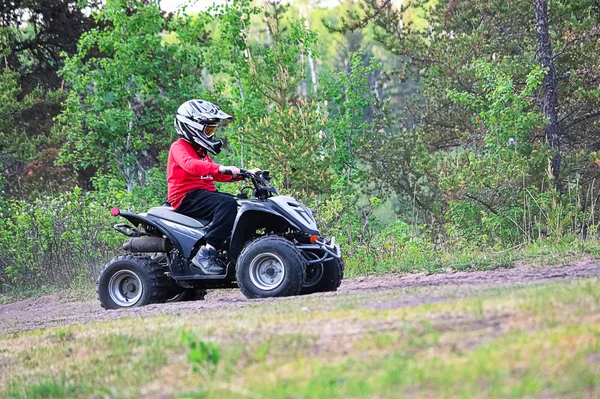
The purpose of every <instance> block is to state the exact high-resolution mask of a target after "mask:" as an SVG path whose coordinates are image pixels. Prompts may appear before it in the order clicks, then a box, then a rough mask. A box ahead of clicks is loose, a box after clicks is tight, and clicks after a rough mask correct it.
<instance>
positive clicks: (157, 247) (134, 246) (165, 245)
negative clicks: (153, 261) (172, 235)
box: [123, 237, 173, 252]
mask: <svg viewBox="0 0 600 399" xmlns="http://www.w3.org/2000/svg"><path fill="white" fill-rule="evenodd" d="M171 248H173V246H172V245H171V242H170V241H169V240H167V239H166V238H162V237H135V238H132V239H131V240H129V241H128V242H126V243H125V244H123V249H124V250H125V251H129V252H169V251H170V250H171Z"/></svg>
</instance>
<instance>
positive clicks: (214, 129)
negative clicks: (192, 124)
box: [204, 125, 219, 138]
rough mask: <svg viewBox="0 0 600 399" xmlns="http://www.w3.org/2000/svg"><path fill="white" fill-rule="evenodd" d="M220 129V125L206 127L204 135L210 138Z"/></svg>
mask: <svg viewBox="0 0 600 399" xmlns="http://www.w3.org/2000/svg"><path fill="white" fill-rule="evenodd" d="M218 127H219V125H206V126H205V127H204V135H205V136H206V137H209V138H210V137H212V136H214V135H215V133H216V132H217V128H218Z"/></svg>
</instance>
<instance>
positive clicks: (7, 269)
mask: <svg viewBox="0 0 600 399" xmlns="http://www.w3.org/2000/svg"><path fill="white" fill-rule="evenodd" d="M150 178H151V180H152V181H156V182H159V181H161V180H164V176H159V175H156V174H155V176H152V175H151V176H150ZM157 184H158V183H156V184H155V183H151V184H149V185H148V186H147V187H146V188H138V189H136V190H134V191H133V192H131V193H128V192H127V191H125V190H124V188H123V187H121V186H120V184H119V183H118V181H116V180H111V179H108V178H105V179H103V180H102V181H98V182H97V185H99V186H101V187H102V190H101V191H98V192H92V193H84V192H82V190H80V189H75V190H74V191H72V192H67V193H63V194H59V195H57V196H54V197H43V198H40V199H38V200H36V201H33V202H26V201H21V200H11V201H3V202H2V203H1V204H0V205H1V206H2V211H1V214H0V293H2V292H6V291H7V290H8V288H9V287H12V288H14V287H19V288H21V289H26V288H32V287H41V286H44V285H50V286H57V287H68V286H70V284H71V283H72V282H73V281H75V280H76V279H82V278H83V279H88V280H92V279H95V278H96V277H97V274H98V272H99V270H100V268H101V267H102V265H103V264H104V263H105V262H106V261H107V260H108V259H109V258H111V257H113V256H114V255H115V254H116V252H118V251H119V249H120V246H121V244H122V243H123V241H124V240H123V236H121V235H120V234H118V233H117V232H115V231H114V230H113V229H112V228H111V226H112V225H113V224H114V223H115V220H114V219H113V218H112V217H111V215H110V209H111V208H112V207H115V206H116V207H119V208H123V209H129V210H132V211H144V210H146V209H147V208H148V207H149V206H152V205H159V204H160V203H161V202H162V200H163V195H164V194H163V193H164V192H165V191H164V190H162V189H161V188H160V186H157Z"/></svg>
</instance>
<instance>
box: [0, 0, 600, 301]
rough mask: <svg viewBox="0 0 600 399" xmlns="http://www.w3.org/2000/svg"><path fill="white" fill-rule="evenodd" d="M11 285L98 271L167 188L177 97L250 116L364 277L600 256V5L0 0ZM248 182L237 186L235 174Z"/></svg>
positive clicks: (263, 152) (3, 263)
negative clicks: (118, 212) (169, 7)
mask: <svg viewBox="0 0 600 399" xmlns="http://www.w3.org/2000/svg"><path fill="white" fill-rule="evenodd" d="M0 4H1V7H0V60H1V61H2V66H1V68H2V69H1V74H0V172H1V173H0V190H1V194H0V214H1V216H2V217H1V219H0V295H4V296H5V297H6V296H11V295H12V296H14V295H15V294H18V295H25V294H27V293H29V292H31V291H32V290H33V291H35V292H37V293H39V292H44V291H45V290H48V289H55V288H57V287H79V286H86V285H87V284H89V282H90V281H93V280H94V279H95V277H96V275H97V272H98V270H99V268H100V267H101V266H102V265H103V263H104V262H105V261H106V260H107V259H109V258H110V257H112V256H113V255H114V254H115V253H116V252H118V251H119V247H120V244H121V243H122V242H121V241H122V238H121V237H119V235H118V234H117V233H115V232H114V231H113V230H112V229H111V225H112V224H113V223H114V221H113V220H112V219H111V217H110V212H109V210H110V208H112V207H114V206H117V207H119V208H125V209H130V210H133V211H145V210H146V209H147V208H148V207H150V206H156V205H159V204H161V203H162V202H163V201H164V200H165V198H166V181H165V167H166V156H167V153H168V147H169V145H170V143H171V142H173V141H174V140H175V139H176V138H177V136H176V134H175V131H174V129H173V114H174V112H175V110H176V108H177V107H178V106H179V105H180V104H181V103H183V102H184V101H186V100H188V99H191V98H202V99H207V100H209V101H213V102H215V103H217V104H219V105H220V106H221V107H222V108H223V109H224V110H225V111H227V112H229V113H233V114H235V115H236V119H235V121H234V122H232V123H230V124H229V125H228V126H226V127H225V128H224V129H223V131H222V132H221V133H220V134H221V136H222V137H224V139H225V141H226V149H225V151H224V152H223V153H222V154H221V155H220V156H219V157H218V158H217V161H218V162H220V163H224V164H233V165H239V166H242V167H246V168H251V167H262V168H265V169H269V170H271V172H272V174H273V175H274V176H275V185H276V186H278V187H279V188H280V191H282V192H283V193H286V194H290V195H294V196H298V197H299V198H300V199H302V200H303V201H305V202H306V203H307V205H309V206H310V207H311V208H312V209H314V210H315V214H316V217H317V219H318V223H319V225H320V226H322V232H323V233H324V234H325V235H333V236H336V237H337V240H338V242H340V243H341V245H342V250H343V252H344V256H345V259H346V268H347V269H346V270H347V275H350V276H353V275H359V274H377V273H385V272H412V271H427V272H436V271H448V270H471V269H487V268H494V267H500V266H511V265H513V264H514V263H515V261H517V260H520V259H531V258H535V259H538V260H539V259H541V262H550V261H554V260H555V259H569V257H571V258H572V257H578V256H581V255H582V254H589V255H591V256H595V255H596V254H597V252H598V245H597V244H596V241H597V235H598V223H599V220H598V211H600V209H599V208H598V198H599V196H600V187H599V186H600V182H599V181H598V177H599V172H600V155H598V151H599V150H600V128H599V127H600V126H599V124H598V123H599V118H600V48H599V47H600V46H599V41H598V39H599V37H600V2H598V1H597V0H581V1H576V2H575V1H568V0H552V1H546V0H514V1H510V2H506V1H500V0H428V1H424V0H404V1H402V2H398V1H391V0H383V1H381V0H378V1H373V0H366V1H359V2H352V1H345V2H340V3H339V4H338V5H335V6H328V7H325V6H320V5H319V3H318V2H315V1H306V0H297V1H293V2H291V3H280V2H249V1H247V0H235V1H233V2H229V3H226V4H222V5H218V6H213V7H210V8H208V9H206V10H201V11H198V10H196V9H194V10H188V9H187V8H186V7H183V8H180V9H178V10H177V11H176V12H174V13H166V12H163V11H161V9H160V3H159V1H155V0H144V1H141V0H106V1H93V0H89V1H74V0H50V1H41V0H23V1H16V2H15V1H1V2H0ZM219 188H220V189H221V190H224V191H229V192H236V190H237V189H239V187H237V186H236V185H221V186H220V187H219Z"/></svg>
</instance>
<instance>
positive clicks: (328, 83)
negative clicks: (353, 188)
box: [321, 51, 381, 180]
mask: <svg viewBox="0 0 600 399" xmlns="http://www.w3.org/2000/svg"><path fill="white" fill-rule="evenodd" d="M380 68H381V66H380V64H379V63H378V62H377V61H376V60H375V59H371V60H370V63H369V64H368V65H365V64H364V53H363V52H361V51H359V52H356V53H350V54H349V60H348V69H349V73H346V72H337V73H333V74H332V76H331V77H329V79H326V80H325V81H324V82H323V84H322V86H323V92H322V93H321V96H322V98H323V99H324V102H325V103H326V104H327V109H328V113H329V115H328V118H327V123H326V125H325V129H326V131H327V135H328V140H329V141H330V143H329V148H331V153H332V155H331V156H332V158H333V168H334V170H335V172H336V174H337V175H338V176H340V178H342V179H345V180H353V177H354V175H355V174H356V173H357V172H359V171H360V168H359V167H358V161H359V159H360V155H359V153H360V151H359V150H360V148H361V147H363V146H364V145H365V144H366V143H368V140H369V139H370V137H371V135H372V133H373V124H372V123H369V121H368V120H367V119H366V116H367V111H368V110H369V108H370V106H371V105H373V104H375V103H376V101H377V100H376V98H375V95H374V94H373V92H372V90H370V87H369V76H370V75H371V74H372V73H374V72H376V71H377V70H379V69H380Z"/></svg>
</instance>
